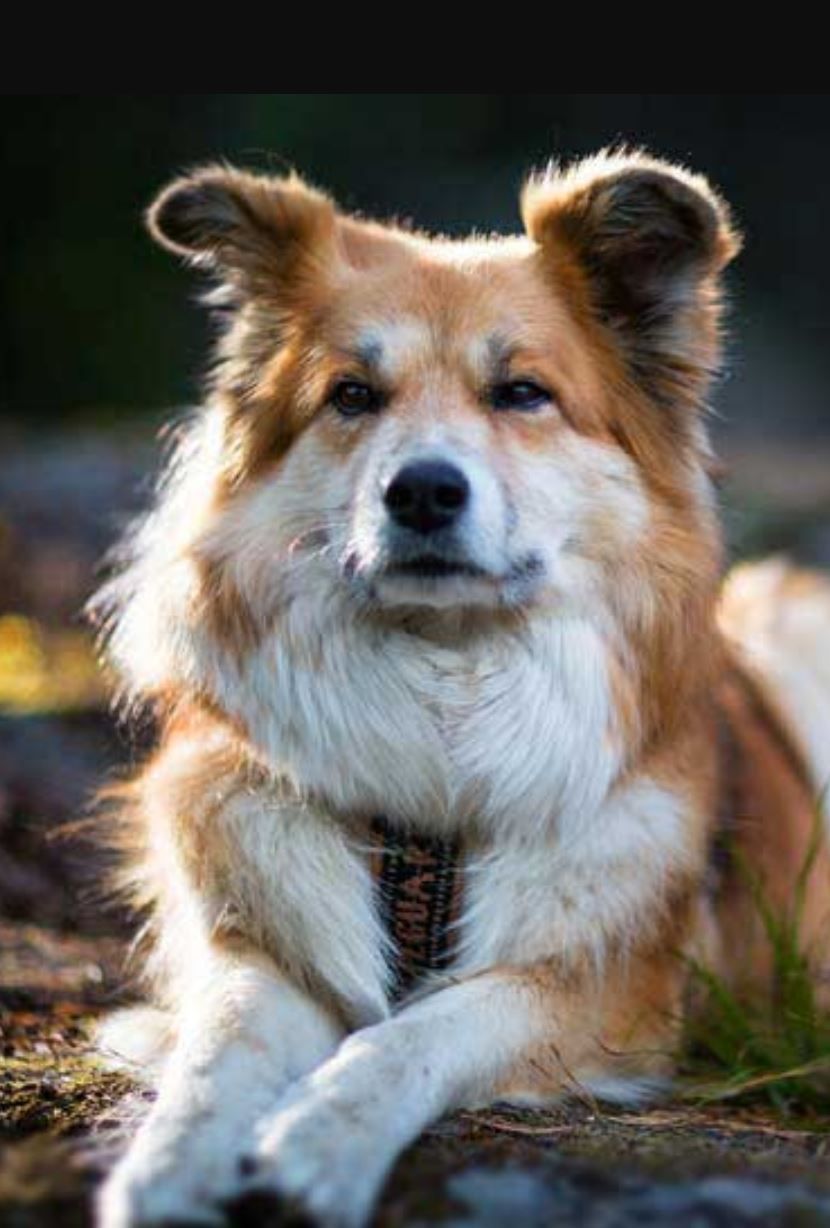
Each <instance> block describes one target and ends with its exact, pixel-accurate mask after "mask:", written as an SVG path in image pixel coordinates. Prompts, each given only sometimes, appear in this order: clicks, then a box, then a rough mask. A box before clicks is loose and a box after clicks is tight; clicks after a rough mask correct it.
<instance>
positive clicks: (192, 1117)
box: [94, 151, 830, 1228]
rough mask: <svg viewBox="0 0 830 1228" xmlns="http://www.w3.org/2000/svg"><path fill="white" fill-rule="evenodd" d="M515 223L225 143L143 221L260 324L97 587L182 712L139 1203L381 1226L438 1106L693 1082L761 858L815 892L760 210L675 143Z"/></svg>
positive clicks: (154, 941) (127, 853)
mask: <svg viewBox="0 0 830 1228" xmlns="http://www.w3.org/2000/svg"><path fill="white" fill-rule="evenodd" d="M521 212H522V218H523V222H524V234H523V235H521V236H513V237H500V236H490V237H485V236H480V235H476V236H473V237H471V238H469V239H465V240H463V241H460V240H455V239H449V238H445V237H441V236H438V237H435V236H429V235H426V234H423V233H419V232H417V231H415V230H412V229H405V228H401V227H399V226H397V225H391V224H385V223H378V222H374V221H370V220H366V219H364V218H362V217H358V216H354V215H349V214H347V213H344V212H342V211H340V210H339V209H338V208H337V207H336V206H335V204H334V203H333V202H332V200H331V199H330V198H329V197H328V196H326V195H325V194H323V193H322V192H320V191H318V190H316V189H314V188H313V187H311V186H309V185H307V184H306V183H305V182H304V181H302V180H301V179H300V178H298V177H297V176H296V175H293V174H292V175H290V176H286V177H279V178H278V177H266V176H261V175H257V174H252V173H247V172H244V171H241V170H237V169H234V168H231V167H227V166H212V167H207V168H204V169H201V170H198V171H196V172H194V173H192V174H190V175H187V176H186V177H184V178H180V179H178V180H176V181H175V182H173V183H172V184H171V185H170V186H169V187H168V188H167V189H166V190H165V191H163V192H162V193H161V195H160V196H159V198H158V199H157V200H156V201H155V203H154V204H153V205H152V207H151V209H150V211H149V214H148V221H149V229H150V231H151V233H152V235H153V236H154V237H155V239H157V240H158V241H159V242H160V243H161V244H162V245H163V246H164V247H166V248H168V249H170V250H172V251H173V252H174V253H176V254H177V255H178V256H180V257H183V258H184V260H185V261H187V262H188V263H189V264H191V265H193V266H195V267H196V268H197V269H199V270H202V271H203V272H204V273H205V274H207V276H208V277H209V279H210V281H211V285H212V290H211V292H210V297H209V301H210V303H211V304H212V305H213V306H214V308H215V309H216V310H217V313H218V315H219V317H220V319H221V321H222V325H223V326H222V328H221V330H220V335H219V337H218V340H217V344H216V354H215V362H214V365H213V369H212V375H211V377H210V387H209V395H208V396H207V398H206V403H205V407H204V408H203V409H201V410H200V411H199V412H198V413H197V414H196V415H195V416H194V417H193V418H192V420H190V421H189V422H188V423H187V424H186V426H185V427H184V428H183V429H182V431H181V432H180V437H179V439H178V442H177V446H176V449H175V456H174V458H173V460H172V463H171V465H170V466H169V469H168V471H167V474H166V476H165V478H164V479H163V481H162V483H161V486H160V490H159V495H158V499H157V501H156V504H155V506H154V508H153V510H151V511H150V513H149V514H148V515H147V516H146V518H145V519H144V520H143V521H142V523H141V524H140V525H139V526H138V527H137V528H135V530H134V531H133V532H132V534H131V535H130V536H129V537H128V540H127V542H126V544H125V547H124V550H123V552H122V558H121V563H120V567H119V568H118V570H117V573H116V574H115V575H114V576H113V577H112V578H111V579H110V580H109V581H108V583H107V584H106V586H105V587H104V589H103V591H102V593H101V595H100V596H99V598H98V599H97V601H96V603H95V606H94V611H95V616H96V617H97V619H98V620H99V622H100V623H101V625H102V626H103V628H104V630H105V633H106V637H107V645H108V654H109V658H110V661H111V662H112V664H113V665H114V667H115V669H116V670H117V671H118V674H119V676H120V678H121V679H122V682H123V687H124V691H125V693H126V694H127V695H128V696H129V697H131V698H132V699H134V700H136V701H138V702H140V703H142V704H145V705H150V706H151V707H152V708H153V710H154V712H155V714H156V717H157V720H158V727H159V730H160V736H159V743H158V748H157V749H156V750H155V752H154V753H153V755H152V756H151V757H150V758H149V760H148V762H147V763H146V764H145V765H144V766H143V767H142V768H141V770H140V772H139V773H138V775H137V776H136V778H135V779H134V780H132V781H131V782H130V783H129V784H127V785H126V786H124V787H123V788H122V789H121V791H120V796H119V799H118V804H117V807H116V811H117V814H116V823H115V828H114V829H117V832H118V836H117V839H118V841H119V844H120V847H121V850H122V852H123V859H122V871H121V874H122V879H123V885H124V886H125V888H126V889H127V890H128V891H129V892H130V894H131V898H132V900H133V902H134V904H135V906H136V907H137V909H139V910H140V911H141V914H142V915H143V916H144V918H145V927H144V931H143V934H144V938H145V939H146V944H145V946H142V947H141V948H140V949H141V950H142V951H144V950H145V947H146V954H145V955H144V956H143V961H144V962H143V966H144V970H145V971H146V974H147V976H148V979H149V980H150V982H151V983H152V986H153V993H154V1003H155V1005H154V1006H152V1007H149V1006H148V1007H146V1008H136V1009H135V1010H132V1011H129V1012H127V1013H125V1014H123V1015H121V1016H119V1015H116V1016H114V1018H113V1019H112V1020H111V1022H110V1024H109V1028H108V1031H106V1032H105V1043H106V1045H107V1047H108V1049H109V1051H110V1052H111V1053H115V1054H118V1055H120V1057H121V1058H122V1059H124V1060H127V1061H130V1062H131V1063H132V1068H133V1069H134V1070H140V1071H142V1072H144V1073H145V1074H146V1076H147V1077H148V1078H149V1079H151V1080H153V1081H154V1082H155V1084H156V1086H157V1089H158V1090H157V1098H156V1099H155V1102H154V1104H153V1106H152V1108H151V1110H150V1111H149V1113H148V1115H147V1117H146V1119H145V1120H144V1121H143V1123H142V1124H141V1125H140V1127H139V1129H138V1131H137V1133H136V1135H135V1137H134V1139H133V1141H132V1144H131V1146H130V1147H129V1149H128V1150H127V1152H126V1155H125V1156H124V1158H123V1159H122V1160H121V1161H120V1162H119V1163H118V1164H117V1166H116V1167H115V1169H114V1171H113V1172H112V1174H111V1175H110V1177H109V1179H108V1180H107V1182H106V1183H105V1185H104V1187H103V1191H102V1194H101V1196H100V1200H99V1204H98V1208H99V1221H100V1223H101V1224H102V1225H103V1228H126V1226H127V1225H139V1224H141V1225H149V1224H158V1223H162V1222H165V1221H179V1222H198V1221H205V1222H221V1220H222V1216H223V1213H224V1212H223V1208H225V1207H226V1206H227V1204H228V1202H229V1200H232V1199H234V1198H235V1197H237V1196H239V1195H240V1194H242V1193H244V1192H245V1191H246V1190H250V1189H253V1190H265V1191H270V1192H272V1193H273V1194H274V1195H275V1196H277V1197H282V1198H284V1199H287V1200H289V1202H290V1203H291V1204H292V1205H297V1206H299V1207H301V1208H302V1209H303V1210H304V1211H305V1212H306V1213H307V1214H309V1215H310V1216H311V1217H312V1218H314V1219H315V1220H316V1221H317V1222H320V1223H321V1224H325V1225H342V1226H347V1228H357V1226H359V1225H363V1224H365V1223H366V1222H367V1220H368V1219H369V1217H370V1216H371V1214H372V1209H373V1207H374V1205H375V1202H376V1199H377V1196H378V1193H379V1191H380V1189H381V1186H382V1184H383V1182H384V1180H385V1178H386V1177H387V1175H388V1174H389V1172H390V1170H391V1168H392V1165H393V1164H394V1161H395V1159H396V1157H397V1156H398V1154H399V1153H400V1152H401V1150H402V1149H403V1148H404V1147H406V1146H407V1144H409V1143H410V1142H412V1140H414V1139H415V1138H416V1137H417V1136H418V1134H419V1133H420V1132H421V1131H422V1130H423V1129H424V1128H425V1127H426V1126H427V1125H428V1124H429V1123H430V1122H432V1121H434V1120H435V1119H436V1118H438V1117H439V1116H440V1115H441V1114H444V1113H446V1112H449V1111H452V1110H454V1109H457V1108H460V1107H475V1106H483V1105H487V1104H489V1103H492V1102H494V1101H505V1102H509V1103H513V1104H532V1105H545V1104H548V1103H551V1102H553V1101H556V1100H560V1099H562V1098H563V1097H567V1096H568V1095H573V1094H574V1093H577V1094H581V1093H583V1092H587V1093H588V1094H591V1095H593V1096H596V1097H598V1098H601V1099H603V1100H608V1101H612V1102H620V1103H623V1104H632V1103H634V1104H636V1103H640V1102H642V1101H643V1100H645V1099H647V1098H648V1097H649V1096H651V1095H654V1094H656V1093H658V1092H659V1091H660V1090H661V1089H662V1088H664V1087H665V1086H666V1084H667V1082H668V1081H669V1080H670V1078H671V1074H672V1070H673V1066H674V1061H675V1056H676V1053H677V1050H678V1044H679V1038H680V1034H681V1029H682V1026H683V1020H684V1017H685V1016H686V1014H687V1012H688V1011H689V1010H691V1009H693V995H692V994H691V990H690V980H691V978H690V972H689V969H690V965H691V961H693V960H697V961H700V962H701V963H703V964H705V966H706V967H708V968H711V969H712V970H714V971H716V972H717V974H718V975H720V976H722V977H724V978H726V979H727V980H728V982H729V983H730V985H732V986H736V987H742V986H743V987H745V986H748V985H753V986H760V987H763V986H764V985H765V984H767V983H768V982H769V979H770V977H771V974H772V970H771V964H770V959H769V956H768V954H767V953H765V947H764V942H763V926H762V923H761V921H760V919H759V917H758V916H757V910H756V909H755V908H754V905H753V900H752V892H751V891H750V890H749V889H748V887H747V881H746V877H745V876H744V875H743V874H742V873H740V872H739V871H738V869H737V865H736V862H737V858H736V857H735V855H734V853H733V851H732V850H734V849H735V848H737V850H738V851H739V853H740V859H741V862H742V864H744V863H746V864H748V865H749V866H750V867H751V869H752V871H753V873H754V874H756V875H757V876H758V877H760V878H762V879H763V882H764V884H765V889H766V890H767V891H768V893H769V898H770V899H771V900H772V901H773V903H774V904H775V905H776V906H779V907H781V908H785V907H786V906H787V903H788V901H789V899H790V898H791V896H792V893H793V891H794V887H795V883H796V880H797V878H798V875H799V868H800V867H801V866H802V864H803V860H804V856H805V853H806V851H807V850H808V849H809V848H810V844H811V839H812V837H811V833H812V831H813V829H814V826H815V819H814V816H815V814H816V805H817V798H819V797H820V794H821V790H822V789H823V787H824V785H825V783H826V781H827V779H828V777H830V742H828V740H827V733H826V731H827V730H828V729H830V665H828V662H830V655H828V647H830V585H828V583H827V581H826V580H824V579H822V578H821V577H819V576H816V575H811V574H808V573H805V572H801V571H798V570H795V569H793V568H791V567H789V566H788V565H786V564H785V563H782V562H780V561H772V562H766V563H760V564H757V565H753V566H744V567H743V568H742V569H739V570H738V571H736V572H734V573H732V575H731V576H730V577H729V578H727V580H726V582H725V584H724V583H723V572H724V561H723V560H724V552H723V548H722V542H721V529H720V523H719V514H718V506H717V498H716V494H715V490H714V477H715V475H716V462H715V458H714V456H713V453H712V450H711V447H710V444H709V441H708V436H707V429H706V413H705V410H706V398H707V394H708V391H709V388H710V382H711V380H712V377H713V375H714V374H715V373H716V371H717V370H718V364H719V360H720V349H721V316H722V304H723V293H722V288H721V279H722V273H723V270H724V269H725V267H726V265H727V264H728V263H729V261H730V260H731V259H732V258H733V257H734V256H735V254H736V253H737V251H738V249H739V246H740V239H739V235H738V232H737V230H736V228H735V225H734V223H733V221H732V220H731V217H730V212H729V210H728V207H727V205H726V204H725V203H724V201H723V200H722V199H721V197H720V196H719V195H718V194H717V192H716V191H715V190H714V189H713V188H712V187H710V186H709V184H708V183H707V181H706V180H705V179H704V178H702V177H700V176H699V175H696V174H692V173H690V172H689V171H687V170H685V169H683V168H679V167H677V166H674V165H671V164H669V163H668V162H665V161H661V160H659V159H656V158H653V157H651V156H648V155H646V154H645V153H641V152H627V151H623V152H613V151H612V152H605V153H602V154H600V155H598V156H596V157H593V158H589V159H587V160H584V161H581V162H579V163H577V164H575V165H571V166H569V167H564V168H559V167H557V166H556V165H553V164H552V165H551V166H550V167H549V168H548V169H546V170H544V171H543V172H541V173H539V174H535V175H534V176H532V177H531V178H530V179H529V180H528V181H527V183H526V184H525V186H524V189H523V192H522V197H521ZM818 857H819V859H820V861H821V862H822V863H823V864H824V866H825V869H826V862H827V854H826V851H825V849H824V848H823V847H822V849H821V850H820V851H819V853H818ZM812 882H813V879H811V882H810V884H808V889H807V895H806V907H805V913H804V925H805V939H806V941H808V942H810V943H812V944H813V948H814V949H815V952H816V955H815V959H816V970H817V975H818V973H819V972H820V966H821V955H822V948H821V942H822V940H823V935H824V929H823V927H824V925H825V922H826V920H827V908H826V906H825V902H824V899H823V893H822V892H821V891H819V890H818V889H817V888H815V887H814V886H813V885H812ZM813 948H811V949H813Z"/></svg>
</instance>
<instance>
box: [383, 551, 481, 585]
mask: <svg viewBox="0 0 830 1228" xmlns="http://www.w3.org/2000/svg"><path fill="white" fill-rule="evenodd" d="M387 575H390V576H411V577H413V578H415V579H419V580H443V579H450V578H451V577H454V576H464V577H470V578H471V577H477V578H481V577H484V576H486V575H487V572H486V571H485V570H484V568H483V567H477V566H476V565H475V564H474V563H461V562H458V561H457V560H455V559H446V558H442V557H441V555H438V554H420V555H418V556H417V557H416V558H413V559H407V560H406V562H403V563H393V564H392V565H391V566H390V567H388V568H387Z"/></svg>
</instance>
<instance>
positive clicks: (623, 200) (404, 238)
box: [150, 157, 736, 621]
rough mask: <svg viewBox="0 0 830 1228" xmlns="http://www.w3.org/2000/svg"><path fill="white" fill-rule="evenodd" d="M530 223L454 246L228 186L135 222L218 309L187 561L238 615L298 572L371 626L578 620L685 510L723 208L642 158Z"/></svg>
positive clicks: (252, 181) (308, 201)
mask: <svg viewBox="0 0 830 1228" xmlns="http://www.w3.org/2000/svg"><path fill="white" fill-rule="evenodd" d="M523 209H524V216H525V223H526V230H527V234H526V235H525V236H523V237H521V238H513V239H487V240H475V239H474V240H471V241H468V242H451V241H449V240H443V239H429V238H426V237H424V236H421V235H417V234H411V233H408V232H403V231H400V230H397V229H394V228H391V227H383V226H378V225H375V224H371V223H365V222H362V221H360V220H357V219H354V218H350V217H346V216H343V215H341V214H339V213H338V212H337V211H336V210H335V209H334V207H333V206H332V205H331V203H330V202H329V201H328V200H327V199H326V198H325V197H323V196H321V195H320V194H318V193H316V192H314V191H313V190H311V189H309V188H307V187H306V186H305V185H304V184H302V183H301V182H300V181H298V180H269V179H263V178H259V177H254V176H249V175H245V174H241V173H238V172H234V171H229V170H208V171H205V172H201V173H198V174H196V175H195V176H193V177H192V178H190V179H187V180H183V181H179V182H177V183H175V184H174V185H172V187H171V188H170V189H168V190H167V192H166V193H164V194H163V195H162V197H161V198H160V199H159V201H158V202H157V203H156V205H155V206H154V208H153V210H152V211H151V215H150V221H151V227H152V229H153V231H154V233H155V234H156V236H157V237H158V238H160V240H161V241H162V242H163V243H165V244H166V245H167V246H169V247H172V248H174V250H176V251H179V252H182V253H185V254H186V255H187V256H188V257H190V258H191V259H192V260H194V261H195V262H197V263H201V264H204V265H207V266H208V267H209V268H210V270H211V271H212V272H213V273H214V274H215V275H217V276H218V278H219V281H220V284H221V285H222V287H223V289H222V295H223V298H224V302H225V306H226V308H227V310H228V311H229V312H230V316H231V324H230V327H229V329H228V332H227V334H226V337H225V339H224V341H223V343H222V347H221V353H220V362H219V364H218V367H217V377H216V388H217V400H218V403H219V405H220V407H221V408H220V413H221V426H220V427H219V428H218V434H219V438H218V440H217V442H216V444H215V447H214V448H213V449H212V452H211V455H212V458H213V460H212V470H211V472H207V471H206V472H205V475H204V483H205V485H206V486H208V487H210V488H211V491H212V493H211V502H210V510H209V514H208V520H207V523H206V527H205V532H204V534H203V535H202V537H201V539H200V540H199V542H198V546H197V549H198V552H199V555H200V558H201V560H202V562H203V564H204V565H205V567H206V574H208V575H209V576H210V577H211V578H212V580H211V582H212V583H214V585H215V586H216V587H217V591H218V590H219V589H221V591H222V592H223V593H224V594H225V595H227V593H228V592H229V591H230V590H231V589H233V591H234V592H236V593H237V594H238V595H239V599H240V600H241V601H242V602H243V604H245V606H246V607H247V609H248V612H249V613H250V614H251V616H252V617H253V618H254V620H255V621H259V620H261V619H265V618H267V617H268V615H269V613H271V612H272V610H271V609H270V607H272V606H274V605H275V604H278V602H279V601H280V600H281V599H283V598H284V597H285V595H286V593H287V592H289V593H290V591H291V590H292V588H299V587H302V585H303V584H307V583H308V582H309V576H310V575H311V573H312V571H313V574H314V576H315V578H316V579H315V582H317V583H321V582H324V583H326V584H328V585H330V586H331V587H332V588H333V589H336V590H337V592H338V593H343V594H349V595H350V596H353V597H354V599H355V601H356V602H357V603H359V605H360V607H361V608H362V609H364V610H369V611H375V612H378V613H380V614H383V612H385V611H389V610H391V609H394V608H396V607H406V608H415V609H417V608H419V607H424V606H430V607H433V608H437V609H444V610H447V609H449V610H457V609H459V608H475V609H476V610H478V611H484V612H486V611H487V610H492V611H495V610H500V609H504V608H505V607H509V608H511V609H519V610H521V609H525V608H532V607H535V606H539V605H540V604H544V605H548V606H550V605H556V606H559V607H563V608H569V606H572V605H576V606H580V607H584V606H585V604H586V603H590V602H591V601H592V600H596V598H597V591H598V585H599V583H600V580H601V577H602V576H603V575H604V574H606V573H607V571H608V569H614V568H616V569H617V570H619V568H620V565H621V564H622V565H623V566H625V564H626V559H627V558H630V557H632V556H633V553H634V552H638V553H639V554H640V555H641V554H642V552H643V550H646V552H648V549H649V547H648V545H647V544H646V545H644V543H648V542H649V541H651V543H652V545H651V549H652V551H654V550H660V549H663V548H664V547H663V545H661V544H660V543H661V542H662V543H667V542H668V539H667V537H666V534H665V531H664V530H665V522H666V521H667V520H669V521H670V522H671V524H672V526H673V530H674V532H675V533H677V530H678V526H682V525H683V524H684V523H685V520H687V519H688V520H689V522H690V524H691V523H692V522H693V521H694V520H695V518H696V517H699V516H700V515H702V514H704V513H703V510H702V504H703V503H705V496H704V494H703V490H704V487H705V485H706V483H705V480H704V477H703V468H704V466H705V455H704V450H703V448H702V446H701V440H702V434H701V430H700V425H699V420H698V408H699V402H700V400H701V397H702V395H703V394H704V390H705V386H706V382H707V379H708V375H709V373H710V370H711V369H712V368H713V367H714V365H715V361H716V349H717V311H718V303H717V294H716V289H715V282H716V278H717V274H718V272H719V271H720V269H721V267H722V266H723V264H724V263H725V262H726V260H727V259H728V258H729V257H730V256H731V254H732V253H733V251H734V250H735V247H736V242H735V239H734V236H733V234H732V232H731V230H730V228H729V224H728V220H727V217H726V213H725V210H724V207H723V206H722V204H721V203H720V201H719V200H718V199H717V198H716V197H715V196H714V195H713V194H712V193H711V191H710V190H709V189H708V188H707V186H706V185H705V183H704V182H703V181H701V180H698V179H695V178H693V177H691V176H689V175H687V174H685V173H684V172H679V171H677V170H675V169H673V168H669V167H667V166H665V165H664V164H660V163H653V162H651V161H649V160H647V159H643V158H639V157H637V158H632V159H628V158H626V159H622V160H614V159H600V160H598V161H596V162H594V163H588V164H582V165H581V166H580V167H578V168H577V169H576V170H575V171H572V172H570V173H569V174H566V175H554V174H549V175H547V176H543V177H542V178H540V179H537V180H535V181H531V183H530V184H529V185H528V186H527V188H526V189H525V195H524V198H523ZM661 534H662V538H661ZM220 575H221V580H220V581H219V582H218V583H217V576H220Z"/></svg>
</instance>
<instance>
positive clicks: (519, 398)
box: [490, 379, 550, 409]
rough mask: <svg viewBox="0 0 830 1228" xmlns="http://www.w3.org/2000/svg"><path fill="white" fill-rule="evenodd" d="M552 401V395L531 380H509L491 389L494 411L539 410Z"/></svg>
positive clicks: (491, 401) (491, 402)
mask: <svg viewBox="0 0 830 1228" xmlns="http://www.w3.org/2000/svg"><path fill="white" fill-rule="evenodd" d="M549 400H550V393H549V392H547V391H546V389H544V388H542V387H541V385H539V384H534V383H533V381H532V380H529V379H517V380H509V381H507V382H505V383H503V384H496V385H495V386H494V387H493V388H491V389H490V404H491V405H492V406H493V409H538V408H539V406H540V405H545V404H547V402H548V401H549Z"/></svg>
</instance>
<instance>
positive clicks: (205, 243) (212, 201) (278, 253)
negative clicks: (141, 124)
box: [147, 166, 335, 277]
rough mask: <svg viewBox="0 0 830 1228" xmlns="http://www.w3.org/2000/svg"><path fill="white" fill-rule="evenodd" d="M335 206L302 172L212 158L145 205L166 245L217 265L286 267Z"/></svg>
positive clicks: (328, 223) (314, 240) (330, 220)
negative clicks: (256, 170) (250, 168)
mask: <svg viewBox="0 0 830 1228" xmlns="http://www.w3.org/2000/svg"><path fill="white" fill-rule="evenodd" d="M334 218H335V211H334V206H333V204H332V203H331V201H330V200H329V199H328V197H326V196H324V195H323V194H322V193H321V192H318V191H317V190H316V189H314V188H311V187H309V186H308V185H307V184H305V183H304V182H303V181H302V180H301V179H300V178H299V177H298V176H296V175H291V176H288V177H286V178H276V177H271V176H264V175H254V174H250V173H248V172H246V171H240V170H236V169H235V168H233V167H225V166H208V167H204V168H202V169H200V170H196V171H194V172H193V173H192V174H190V175H186V176H184V177H183V178H181V179H176V180H174V182H173V183H171V184H170V185H169V186H168V187H166V188H165V189H164V190H163V191H162V192H161V194H160V195H159V196H158V197H157V198H156V200H155V201H154V202H153V204H152V205H151V206H150V208H149V209H148V211H147V226H148V229H149V231H150V234H151V235H152V236H153V238H154V239H156V241H157V242H158V243H160V244H161V245H162V247H166V248H168V249H169V250H170V251H173V252H176V254H177V255H180V256H184V257H186V258H187V259H189V260H191V261H193V262H194V263H197V264H205V265H208V266H209V267H215V268H217V269H218V270H219V271H220V273H230V274H236V275H237V276H243V277H244V275H245V274H248V275H251V276H254V277H256V276H257V275H259V274H261V273H262V272H264V271H268V272H270V273H271V274H277V273H279V272H280V271H284V270H285V269H286V268H287V267H288V266H289V265H290V264H291V262H292V261H293V259H294V258H295V257H296V255H297V254H298V252H299V251H300V250H301V249H306V250H308V249H309V248H311V247H312V246H313V245H315V244H318V245H319V244H320V243H322V242H325V241H326V240H327V239H328V238H330V236H331V235H332V233H333V229H334Z"/></svg>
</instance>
